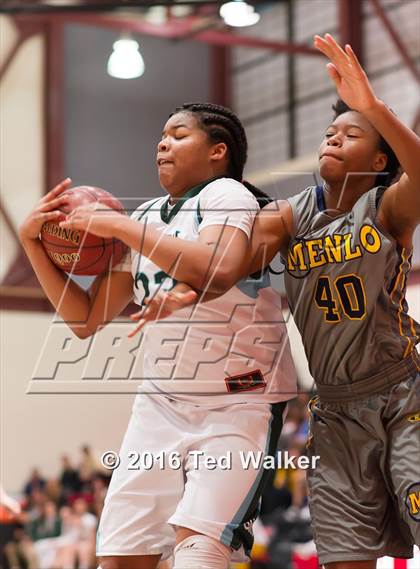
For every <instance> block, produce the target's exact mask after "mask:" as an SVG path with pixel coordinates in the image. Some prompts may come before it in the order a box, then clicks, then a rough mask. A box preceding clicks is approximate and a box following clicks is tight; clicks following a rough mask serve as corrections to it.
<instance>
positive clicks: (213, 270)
mask: <svg viewBox="0 0 420 569" xmlns="http://www.w3.org/2000/svg"><path fill="white" fill-rule="evenodd" d="M114 233H115V237H117V238H118V239H120V240H121V241H123V242H124V243H126V244H127V245H128V246H129V247H131V248H132V249H134V250H136V251H138V252H139V253H141V255H143V256H145V257H148V258H149V259H150V260H151V261H152V262H153V263H154V264H155V265H157V266H158V267H160V268H161V269H162V270H163V271H164V272H165V273H167V274H168V275H170V276H171V277H172V278H174V279H176V280H178V281H183V282H186V283H188V284H189V285H191V286H192V287H193V288H196V289H199V290H203V289H206V290H207V291H208V292H209V293H211V292H215V293H220V292H226V290H228V288H230V287H231V286H232V285H233V284H234V283H235V282H236V281H235V279H236V277H237V278H238V280H239V271H240V267H239V266H238V263H234V262H232V259H230V257H229V256H228V254H227V252H226V251H223V253H221V254H218V252H217V244H204V243H200V242H197V241H189V240H187V239H180V238H177V237H171V236H169V235H163V234H162V233H161V232H160V231H158V230H157V229H155V228H154V227H153V226H152V225H150V224H144V223H140V222H138V221H134V220H131V219H121V220H118V223H117V225H116V227H115V232H114Z"/></svg>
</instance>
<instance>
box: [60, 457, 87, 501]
mask: <svg viewBox="0 0 420 569" xmlns="http://www.w3.org/2000/svg"><path fill="white" fill-rule="evenodd" d="M61 464H62V470H61V474H60V478H59V480H60V484H61V490H62V491H61V500H62V501H67V500H68V499H69V497H71V496H72V495H73V494H77V493H78V492H80V490H81V488H82V484H81V481H80V477H79V473H78V471H77V469H76V468H73V466H72V464H71V462H70V458H69V457H68V455H67V454H64V455H63V456H62V457H61Z"/></svg>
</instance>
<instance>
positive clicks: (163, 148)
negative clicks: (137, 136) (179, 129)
mask: <svg viewBox="0 0 420 569" xmlns="http://www.w3.org/2000/svg"><path fill="white" fill-rule="evenodd" d="M168 149H169V144H168V139H167V138H162V140H160V141H159V142H158V145H157V151H158V152H167V151H168Z"/></svg>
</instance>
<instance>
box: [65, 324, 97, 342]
mask: <svg viewBox="0 0 420 569" xmlns="http://www.w3.org/2000/svg"><path fill="white" fill-rule="evenodd" d="M70 329H71V331H72V332H73V334H74V335H75V336H76V337H77V338H79V340H86V339H87V338H90V337H91V336H93V334H94V333H95V332H94V331H93V330H91V329H89V328H88V327H87V326H71V327H70Z"/></svg>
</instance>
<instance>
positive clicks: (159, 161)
mask: <svg viewBox="0 0 420 569" xmlns="http://www.w3.org/2000/svg"><path fill="white" fill-rule="evenodd" d="M156 164H157V166H158V168H160V167H161V166H168V165H169V164H173V162H172V160H168V159H167V158H158V159H157V160H156Z"/></svg>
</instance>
